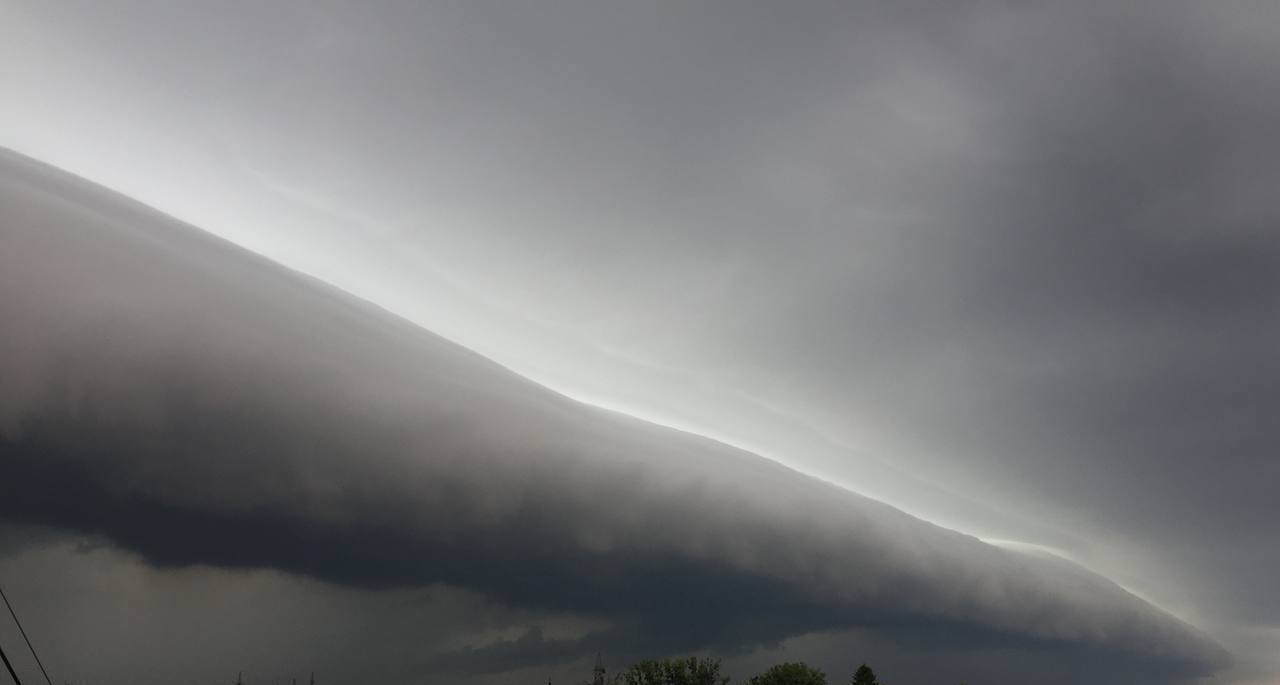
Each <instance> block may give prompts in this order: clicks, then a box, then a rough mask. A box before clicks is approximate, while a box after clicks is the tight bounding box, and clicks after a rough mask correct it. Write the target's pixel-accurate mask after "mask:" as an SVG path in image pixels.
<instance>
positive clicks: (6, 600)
mask: <svg viewBox="0 0 1280 685" xmlns="http://www.w3.org/2000/svg"><path fill="white" fill-rule="evenodd" d="M0 599H3V600H4V605H5V606H6V607H9V615H10V616H12V617H13V622H14V623H16V624H18V632H19V633H22V639H23V640H25V641H26V643H27V649H29V650H31V656H33V657H35V658H36V665H37V666H39V667H40V672H41V673H43V674H44V682H46V683H48V685H53V680H51V679H50V678H49V672H48V671H46V670H44V664H43V663H41V662H40V655H39V654H36V648H35V647H33V646H31V639H30V638H28V637H27V631H25V630H23V629H22V621H19V620H18V615H17V614H15V613H14V612H13V605H12V604H10V603H9V597H8V596H6V595H5V594H4V588H3V587H0ZM4 664H5V666H9V660H8V659H5V660H4ZM9 674H10V675H13V680H14V682H17V681H18V676H17V675H14V674H13V667H12V666H9ZM18 685H22V683H18Z"/></svg>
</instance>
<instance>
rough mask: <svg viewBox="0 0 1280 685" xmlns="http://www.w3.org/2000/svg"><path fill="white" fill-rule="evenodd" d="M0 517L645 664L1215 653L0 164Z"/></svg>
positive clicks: (236, 254)
mask: <svg viewBox="0 0 1280 685" xmlns="http://www.w3.org/2000/svg"><path fill="white" fill-rule="evenodd" d="M4 160H5V169H4V177H3V184H2V185H0V192H2V193H3V201H4V206H5V208H6V224H5V230H4V232H3V234H2V238H0V240H2V241H3V242H2V243H0V255H3V257H0V259H2V260H3V263H2V265H0V266H2V267H3V268H0V273H2V274H3V275H2V276H0V279H2V280H0V286H2V287H0V292H3V293H4V296H3V299H2V300H0V317H2V318H3V320H4V321H5V322H6V326H7V330H8V331H10V333H9V334H8V335H6V336H5V340H4V343H3V345H4V348H3V350H2V354H0V360H2V361H0V375H2V376H3V378H5V381H6V382H5V383H4V385H3V387H4V391H3V395H2V396H0V400H2V402H0V406H2V407H3V413H2V414H0V425H3V427H4V433H3V436H4V437H3V443H2V445H3V454H4V458H5V468H6V474H7V476H6V478H5V480H4V484H3V486H0V502H3V504H0V513H2V514H3V515H4V516H6V517H7V518H10V519H12V520H15V521H19V522H22V523H28V524H40V525H48V526H56V527H62V528H66V529H70V530H76V531H82V532H85V533H92V534H98V535H101V536H104V537H105V538H107V539H109V540H111V541H112V542H114V543H115V544H117V545H119V546H121V547H123V548H125V549H128V550H133V551H135V552H137V553H138V554H140V555H141V556H142V557H143V558H144V559H146V560H147V561H148V562H149V563H151V564H153V565H157V566H162V567H164V566H175V567H179V566H188V565H194V564H205V565H213V566H223V567H250V568H251V567H270V568H276V569H280V570H283V571H288V572H292V573H297V574H302V575H306V576H310V577H314V578H317V579H322V580H327V581H331V582H334V583H338V584H342V585H350V586H354V587H365V588H398V587H407V586H415V585H419V586H424V585H429V584H432V583H446V584H450V585H455V586H460V587H463V588H466V589H469V590H473V591H476V592H479V593H482V594H483V595H485V596H487V597H491V598H493V599H495V600H498V601H500V602H503V603H506V604H509V605H512V606H517V607H526V608H535V609H545V610H555V611H573V612H580V613H584V614H587V615H601V616H606V617H610V618H615V619H620V620H622V621H624V622H625V623H626V624H628V625H631V626H632V629H633V630H636V631H639V634H640V635H641V637H642V638H644V637H649V636H651V637H652V638H653V639H655V640H657V639H658V638H661V639H662V640H664V641H665V644H666V646H667V648H668V649H695V648H702V647H706V646H709V645H713V646H719V647H730V648H739V649H741V648H746V647H751V646H754V645H757V644H773V643H776V642H777V641H778V640H780V639H782V638H785V637H788V636H792V635H800V634H805V633H810V632H815V631H821V630H826V629H832V628H843V627H850V626H856V625H873V624H885V625H898V624H904V623H906V624H912V623H919V624H922V625H927V624H930V623H936V622H939V621H941V622H947V623H954V624H958V625H968V626H971V627H972V628H973V629H975V630H979V631H985V632H988V633H990V634H992V635H1010V636H1015V637H1018V638H1021V639H1028V640H1033V641H1048V642H1063V643H1066V644H1069V645H1077V646H1089V647H1095V648H1098V649H1105V650H1118V651H1120V652H1123V653H1129V654H1131V655H1134V656H1136V657H1140V658H1148V659H1154V660H1157V661H1173V662H1176V663H1179V664H1184V665H1185V666H1186V667H1187V668H1190V669H1192V671H1191V672H1192V673H1194V672H1201V671H1204V670H1207V669H1212V668H1214V667H1215V666H1217V665H1220V663H1221V662H1222V659H1224V658H1225V654H1224V653H1223V652H1222V651H1221V649H1220V648H1219V647H1217V646H1216V645H1214V644H1213V643H1212V642H1211V641H1209V640H1208V639H1207V638H1204V637H1202V636H1201V635H1200V634H1199V633H1197V632H1196V631H1195V630H1194V629H1192V628H1190V627H1189V626H1187V625H1185V624H1183V623H1182V622H1180V621H1178V620H1176V619H1174V618H1173V617H1171V616H1169V615H1167V614H1165V613H1164V612H1162V611H1160V610H1158V609H1156V608H1155V607H1152V606H1151V605H1149V604H1147V603H1146V602H1143V601H1142V600H1139V599H1138V598H1136V597H1134V596H1133V595H1131V594H1129V593H1127V592H1125V591H1124V590H1122V589H1121V588H1119V587H1118V586H1116V585H1114V584H1113V583H1110V582H1109V581H1106V580H1105V579H1103V578H1101V577H1099V576H1096V575H1093V574H1091V573H1088V572H1085V571H1084V570H1082V569H1079V568H1078V567H1075V566H1073V565H1070V564H1067V563H1066V562H1063V561H1061V560H1054V559H1051V558H1042V557H1038V556H1036V555H1031V554H1024V553H1019V552H1015V551H1011V550H1007V549H1001V548H997V547H993V546H990V545H988V544H985V543H983V542H980V541H979V540H977V539H975V538H973V537H970V536H967V535H962V534H959V533H955V532H952V531H949V530H945V529H943V528H939V527H937V526H934V525H932V524H928V523H926V522H923V521H921V520H919V519H916V518H913V517H911V516H908V515H907V514H904V513H903V512H901V511H898V510H895V509H893V508H891V507H888V506H885V505H883V504H880V503H877V502H875V501H873V500H869V499H867V498H865V497H862V496H859V495H857V494H854V493H852V492H849V491H847V490H843V489H840V488H837V487H835V486H832V485H830V484H826V483H823V482H820V481H818V480H815V479H813V478H811V477H808V476H804V475H802V474H799V473H797V472H794V471H792V470H790V469H787V468H785V467H783V466H781V465H779V464H776V463H774V462H770V461H768V460H765V459H762V458H760V457H758V456H755V455H752V454H749V453H746V452H743V451H740V450H737V449H734V448H730V447H727V446H725V445H722V444H719V443H716V442H713V441H711V440H708V439H705V438H701V437H698V436H694V435H691V434H687V433H681V432H677V431H673V430H671V429H665V428H661V427H657V426H652V425H648V424H645V423H643V422H640V421H637V420H635V419H632V418H629V417H626V416H623V415H619V414H614V413H610V412H606V411H603V410H599V409H594V408H591V407H588V406H585V405H582V404H579V403H577V402H574V401H572V400H569V399H567V398H564V397H562V396H559V395H556V394H555V393H552V392H551V391H549V390H546V389H544V388H542V387H539V386H536V385H534V384H532V383H530V382H528V381H525V380H523V379H521V378H519V377H518V376H516V375H515V374H512V373H511V372H509V371H507V370H505V369H503V368H501V367H500V366H498V365H497V364H495V363H493V362H490V361H488V360H486V359H483V358H481V357H479V356H478V355H476V354H474V353H472V352H469V351H467V350H465V349H463V348H460V347H458V346H457V345H454V344H452V343H449V342H447V341H444V340H442V339H440V338H438V337H437V336H435V335H433V334H431V333H429V332H426V331H423V330H421V329H419V328H417V327H415V326H413V325H411V324H409V323H408V322H405V321H403V320H401V319H398V318H396V317H394V316H391V315H389V314H388V313H386V312H384V311H381V310H378V309H377V308H375V307H373V306H372V305H369V304H368V303H364V302H361V301H358V300H355V299H353V298H351V297H350V296H347V295H345V294H343V293H341V292H340V291H337V290H334V289H332V288H330V287H328V286H325V285H323V284H321V283H318V282H315V281H313V280H311V279H308V278H306V277H303V276H301V275H298V274H296V273H292V272H289V271H287V270H285V269H282V268H280V267H278V266H276V265H274V264H271V263H270V262H267V261H266V260H264V259H262V258H260V257H258V256H256V255H253V254H251V253H248V252H246V251H244V250H242V249H240V248H237V247H235V246H232V245H230V244H228V243H225V242H223V241H221V240H220V239H217V238H214V237H212V236H209V235H207V234H203V233H201V232H199V231H197V230H195V229H193V228H191V227H188V226H184V225H182V224H179V223H178V222H175V221H173V220H170V219H167V218H166V217H163V216H161V215H159V214H157V213H155V212H153V211H151V210H148V209H146V208H144V207H141V206H139V205H135V204H132V203H131V202H129V201H127V200H126V199H124V198H122V197H119V196H115V195H113V194H111V193H109V192H108V191H104V190H101V189H97V188H94V187H92V186H90V185H88V184H87V183H86V182H84V181H81V180H79V179H75V178H73V177H70V176H67V175H63V174H61V173H60V172H56V171H54V170H51V169H49V168H47V167H42V166H40V165H38V164H37V163H34V162H32V161H29V160H25V159H22V158H19V157H17V156H15V155H13V154H8V153H6V155H5V158H4Z"/></svg>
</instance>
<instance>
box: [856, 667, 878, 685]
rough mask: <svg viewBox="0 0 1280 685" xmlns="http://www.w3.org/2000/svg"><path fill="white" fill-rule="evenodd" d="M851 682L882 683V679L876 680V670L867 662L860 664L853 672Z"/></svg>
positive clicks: (874, 684) (858, 683) (873, 684)
mask: <svg viewBox="0 0 1280 685" xmlns="http://www.w3.org/2000/svg"><path fill="white" fill-rule="evenodd" d="M850 682H851V683H852V684H853V685H880V681H879V680H876V672H875V671H873V670H871V667H870V666H868V665H866V664H863V665H861V666H859V667H858V670H856V671H854V672H853V680H852V681H850Z"/></svg>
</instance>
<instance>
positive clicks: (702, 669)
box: [620, 656, 729, 685]
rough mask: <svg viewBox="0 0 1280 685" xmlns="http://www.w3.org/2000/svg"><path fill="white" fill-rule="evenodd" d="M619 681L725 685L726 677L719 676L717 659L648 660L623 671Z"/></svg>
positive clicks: (638, 684)
mask: <svg viewBox="0 0 1280 685" xmlns="http://www.w3.org/2000/svg"><path fill="white" fill-rule="evenodd" d="M620 675H621V678H620V680H621V681H622V682H623V683H625V684H626V685H725V683H728V682H729V677H728V676H723V675H720V660H719V659H699V658H698V657H696V656H691V657H689V658H687V659H660V660H653V659H648V660H645V661H640V662H638V663H634V664H632V665H631V667H630V668H628V669H627V670H625V671H623V672H622V673H621V674H620Z"/></svg>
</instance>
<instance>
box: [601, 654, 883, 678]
mask: <svg viewBox="0 0 1280 685" xmlns="http://www.w3.org/2000/svg"><path fill="white" fill-rule="evenodd" d="M614 682H615V683H618V684H619V685H726V683H728V682H729V676H727V675H724V674H722V673H721V672H720V660H719V659H699V658H698V657H696V656H691V657H688V658H684V659H648V660H645V661H641V662H638V663H635V664H632V665H631V666H630V667H629V668H627V670H625V671H622V672H621V673H619V674H618V675H617V677H616V678H615V679H614ZM848 682H849V685H884V683H881V682H880V681H879V680H877V679H876V674H875V671H873V670H871V667H870V666H868V665H866V664H862V665H861V666H859V667H858V670H856V671H854V672H853V675H852V676H850V678H849V681H848ZM747 683H748V685H827V674H826V673H823V672H822V671H820V670H818V669H816V668H814V667H812V666H810V665H808V664H806V663H804V662H802V661H794V662H787V663H781V664H774V665H773V666H770V667H769V668H768V669H766V670H765V671H764V672H762V673H759V674H757V675H754V676H752V677H751V678H749V679H747Z"/></svg>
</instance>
